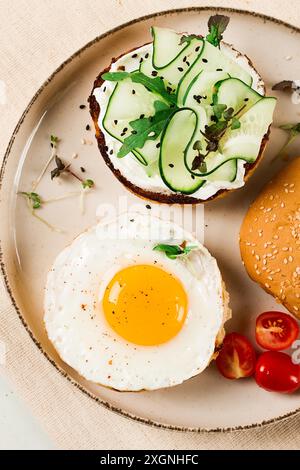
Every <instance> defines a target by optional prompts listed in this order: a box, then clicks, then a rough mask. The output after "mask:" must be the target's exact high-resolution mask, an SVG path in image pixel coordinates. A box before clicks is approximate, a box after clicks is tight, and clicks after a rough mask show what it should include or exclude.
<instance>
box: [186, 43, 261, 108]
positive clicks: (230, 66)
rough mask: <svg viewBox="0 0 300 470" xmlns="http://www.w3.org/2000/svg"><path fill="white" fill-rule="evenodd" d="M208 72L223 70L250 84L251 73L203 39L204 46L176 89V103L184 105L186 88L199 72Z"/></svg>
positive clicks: (204, 73)
mask: <svg viewBox="0 0 300 470" xmlns="http://www.w3.org/2000/svg"><path fill="white" fill-rule="evenodd" d="M201 72H202V73H201ZM208 72H224V73H226V74H227V76H231V77H236V78H240V79H241V80H242V81H243V82H245V83H246V84H247V85H251V83H252V77H251V75H250V74H249V73H248V72H246V71H245V70H244V69H243V68H242V67H240V65H239V64H237V63H236V62H234V60H232V59H230V58H229V57H228V56H227V55H225V54H224V53H222V51H221V50H220V49H218V48H217V47H214V46H213V45H212V44H210V43H209V42H207V41H204V47H203V48H202V51H201V54H200V55H199V56H198V58H197V60H195V62H194V63H193V65H192V66H191V67H190V68H189V70H188V71H187V73H186V74H185V75H184V76H183V78H182V79H181V81H180V83H179V86H178V90H177V103H178V105H180V106H182V105H184V98H185V97H186V92H187V89H188V87H189V85H190V84H191V82H192V81H193V80H194V78H195V77H196V76H197V75H198V74H199V73H201V75H202V74H203V75H206V74H207V73H208ZM219 80H220V78H219ZM199 93H200V92H199ZM199 93H196V94H199ZM200 94H201V93H200Z"/></svg>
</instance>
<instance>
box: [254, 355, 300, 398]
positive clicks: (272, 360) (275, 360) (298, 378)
mask: <svg viewBox="0 0 300 470" xmlns="http://www.w3.org/2000/svg"><path fill="white" fill-rule="evenodd" d="M255 380H256V382H257V384H258V385H259V386H260V387H262V388H264V389H265V390H268V391H269V392H282V393H291V392H294V391H295V390H297V389H298V388H300V366H299V365H297V364H293V362H292V360H291V357H290V356H289V355H288V354H285V353H283V352H278V351H267V352H264V353H263V354H262V355H261V356H260V357H259V358H258V361H257V364H256V370H255Z"/></svg>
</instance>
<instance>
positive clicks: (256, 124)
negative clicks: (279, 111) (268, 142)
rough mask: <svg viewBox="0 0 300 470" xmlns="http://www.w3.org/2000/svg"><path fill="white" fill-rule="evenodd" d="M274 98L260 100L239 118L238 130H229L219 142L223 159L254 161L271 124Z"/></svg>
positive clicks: (274, 103)
mask: <svg viewBox="0 0 300 470" xmlns="http://www.w3.org/2000/svg"><path fill="white" fill-rule="evenodd" d="M275 105H276V98H261V99H260V100H259V101H258V102H257V103H256V104H255V105H254V106H252V108H250V109H249V110H248V111H247V112H246V113H245V114H243V116H242V117H241V118H240V123H241V126H240V128H239V129H234V130H229V131H228V132H227V133H226V134H225V135H224V137H223V138H222V139H221V141H220V146H219V147H220V151H221V152H222V154H223V155H224V157H225V159H228V158H241V159H243V160H246V161H247V162H253V161H254V160H256V158H257V156H258V153H259V149H260V146H261V141H262V138H263V136H264V135H265V134H266V132H267V131H268V128H269V125H270V124H271V122H272V118H273V112H274V109H275Z"/></svg>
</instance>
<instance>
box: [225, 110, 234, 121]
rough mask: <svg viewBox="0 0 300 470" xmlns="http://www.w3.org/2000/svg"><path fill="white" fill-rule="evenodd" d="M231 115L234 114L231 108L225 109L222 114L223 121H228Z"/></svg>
mask: <svg viewBox="0 0 300 470" xmlns="http://www.w3.org/2000/svg"><path fill="white" fill-rule="evenodd" d="M233 113H234V109H233V108H227V109H226V110H225V111H224V113H223V117H224V119H225V121H229V120H230V119H231V118H232V116H233Z"/></svg>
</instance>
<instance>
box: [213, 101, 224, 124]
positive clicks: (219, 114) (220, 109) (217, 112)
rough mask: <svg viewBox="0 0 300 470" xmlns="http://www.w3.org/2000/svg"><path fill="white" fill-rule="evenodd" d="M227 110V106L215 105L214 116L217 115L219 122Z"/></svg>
mask: <svg viewBox="0 0 300 470" xmlns="http://www.w3.org/2000/svg"><path fill="white" fill-rule="evenodd" d="M226 108H227V105H226V104H214V106H213V111H214V115H215V117H216V118H217V120H218V121H219V120H220V119H221V118H222V116H223V113H224V111H225V109H226Z"/></svg>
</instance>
